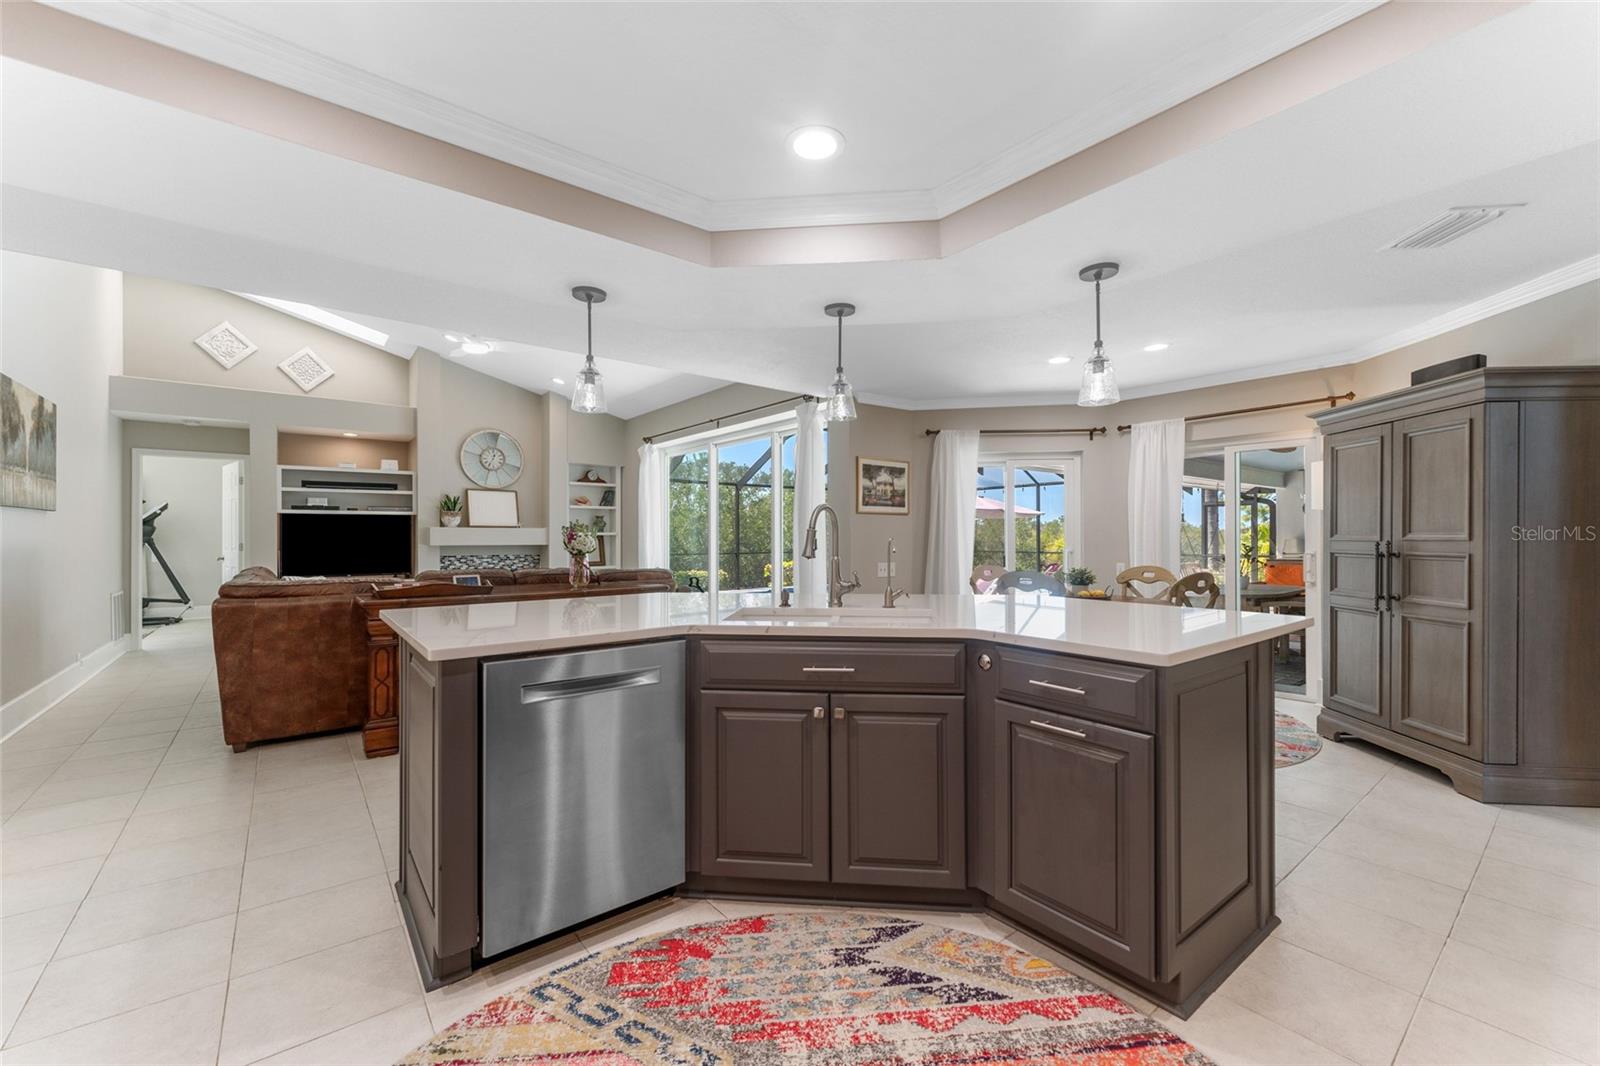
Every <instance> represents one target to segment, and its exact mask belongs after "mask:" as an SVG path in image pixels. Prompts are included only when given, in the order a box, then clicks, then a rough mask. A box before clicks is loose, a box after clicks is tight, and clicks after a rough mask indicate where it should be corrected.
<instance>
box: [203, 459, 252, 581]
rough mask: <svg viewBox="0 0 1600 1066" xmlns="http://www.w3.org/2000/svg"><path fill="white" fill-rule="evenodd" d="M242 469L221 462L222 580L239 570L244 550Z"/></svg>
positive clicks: (228, 578) (220, 559) (220, 558)
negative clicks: (241, 509)
mask: <svg viewBox="0 0 1600 1066" xmlns="http://www.w3.org/2000/svg"><path fill="white" fill-rule="evenodd" d="M243 471H244V467H243V464H241V463H224V464H222V544H221V554H219V555H218V556H217V564H218V565H219V566H220V567H221V568H222V580H223V581H228V580H230V579H231V578H232V577H233V576H234V575H235V574H237V573H238V572H239V558H240V555H241V554H242V552H243V550H244V540H243V532H242V531H243V529H244V521H243V515H242V514H241V513H240V507H241V505H242V503H243V500H244V472H243ZM202 558H204V556H202Z"/></svg>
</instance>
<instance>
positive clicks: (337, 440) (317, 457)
mask: <svg viewBox="0 0 1600 1066" xmlns="http://www.w3.org/2000/svg"><path fill="white" fill-rule="evenodd" d="M410 451H411V442H410V441H404V440H373V439H371V438H368V437H355V438H351V437H344V436H331V435H327V434H320V433H279V434H278V464H279V465H280V466H338V465H339V464H340V463H354V464H356V466H357V467H359V468H360V469H362V470H377V469H378V468H379V466H380V465H381V464H382V462H383V460H385V459H393V460H394V461H395V462H397V463H399V464H400V469H402V470H410V469H411V467H409V466H407V465H406V464H407V462H408V461H409V460H408V458H407V457H408V455H409V453H410Z"/></svg>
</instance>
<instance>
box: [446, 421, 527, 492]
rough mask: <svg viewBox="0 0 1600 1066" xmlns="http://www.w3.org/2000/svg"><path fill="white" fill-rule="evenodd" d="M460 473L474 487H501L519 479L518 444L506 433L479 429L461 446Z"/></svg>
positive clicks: (520, 466)
mask: <svg viewBox="0 0 1600 1066" xmlns="http://www.w3.org/2000/svg"><path fill="white" fill-rule="evenodd" d="M461 472H462V473H464V474H466V475H467V480H469V481H471V482H472V483H473V484H474V485H482V486H483V487H484V488H486V489H502V488H505V487H506V486H507V485H509V484H511V483H512V482H513V481H516V480H517V478H519V477H521V476H522V445H520V444H518V443H517V441H516V438H514V437H512V436H511V434H509V433H502V432H501V431H500V430H498V429H480V430H478V431H477V432H476V433H473V434H471V435H470V436H468V437H467V439H466V440H465V441H464V442H463V443H462V445H461Z"/></svg>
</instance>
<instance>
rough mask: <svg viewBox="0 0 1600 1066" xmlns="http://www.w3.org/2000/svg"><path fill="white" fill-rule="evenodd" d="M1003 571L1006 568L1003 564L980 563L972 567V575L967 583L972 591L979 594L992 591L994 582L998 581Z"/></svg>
mask: <svg viewBox="0 0 1600 1066" xmlns="http://www.w3.org/2000/svg"><path fill="white" fill-rule="evenodd" d="M1005 572H1006V568H1005V567H1003V566H995V565H993V564H991V563H982V564H980V565H978V566H974V567H973V568H972V577H971V579H970V580H969V581H968V582H967V583H968V584H970V585H971V586H972V591H973V592H976V593H979V594H980V595H981V594H983V593H985V592H992V591H994V585H995V582H997V581H999V580H1000V577H1001V575H1002V574H1004V573H1005Z"/></svg>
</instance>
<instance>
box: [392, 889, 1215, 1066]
mask: <svg viewBox="0 0 1600 1066" xmlns="http://www.w3.org/2000/svg"><path fill="white" fill-rule="evenodd" d="M402 1061H403V1063H404V1064H405V1066H445V1064H450V1066H457V1064H460V1066H467V1064H478V1063H485V1064H487V1063H495V1064H501V1066H508V1064H511V1063H516V1064H517V1066H622V1064H635V1063H637V1064H648V1066H654V1064H659V1063H682V1064H686V1066H687V1064H694V1066H705V1064H711V1063H732V1064H740V1066H767V1064H775V1063H814V1064H820V1063H828V1064H840V1066H910V1064H912V1063H918V1064H927V1066H969V1064H971V1066H977V1064H980V1063H985V1064H987V1063H1004V1064H1009V1066H1047V1064H1049V1066H1061V1064H1068V1063H1072V1064H1084V1063H1095V1064H1105V1066H1180V1064H1181V1066H1209V1062H1210V1060H1208V1059H1207V1058H1206V1057H1205V1056H1203V1055H1202V1054H1201V1053H1200V1052H1199V1051H1197V1050H1195V1048H1194V1047H1193V1046H1192V1045H1190V1044H1188V1043H1186V1042H1185V1041H1184V1040H1183V1039H1182V1038H1181V1037H1179V1036H1178V1035H1176V1034H1175V1033H1173V1032H1171V1031H1170V1030H1168V1029H1166V1028H1164V1027H1162V1026H1161V1025H1159V1024H1157V1023H1156V1022H1155V1021H1153V1020H1152V1019H1150V1018H1148V1017H1146V1016H1145V1015H1143V1014H1140V1013H1139V1012H1138V1011H1136V1010H1134V1009H1133V1008H1132V1007H1130V1006H1129V1005H1128V1004H1126V1003H1124V1002H1123V1001H1122V1000H1120V999H1118V998H1117V997H1116V996H1113V995H1111V994H1110V993H1109V992H1106V991H1104V990H1103V989H1100V988H1097V987H1095V986H1094V985H1092V984H1090V983H1089V982H1088V981H1085V980H1083V979H1081V978H1079V977H1076V976H1074V975H1072V974H1070V973H1067V972H1066V971H1064V970H1061V969H1059V968H1057V967H1056V966H1054V965H1052V964H1051V963H1048V962H1045V961H1044V960H1043V959H1038V958H1034V957H1033V956H1031V955H1028V954H1027V953H1026V952H1023V951H1019V950H1018V949H1016V948H1013V947H1009V946H1007V945H1005V944H1002V943H1000V942H999V941H996V940H990V939H988V938H987V937H982V936H977V935H975V934H972V933H964V932H959V931H956V930H953V929H946V928H943V927H941V926H935V925H925V924H923V923H921V922H914V921H910V920H905V919H900V918H893V917H889V916H886V915H875V914H867V913H863V912H860V911H843V910H841V911H839V912H837V913H833V912H822V913H806V914H767V915H761V916H757V917H751V918H736V919H732V920H730V921H722V922H709V923H707V924H704V925H696V926H689V927H686V928H682V929H674V930H673V931H671V932H669V933H663V934H662V935H660V936H653V937H646V938H644V939H642V940H635V941H633V942H631V943H628V944H623V945H620V946H618V947H614V948H609V949H607V950H605V951H601V952H597V953H595V954H593V955H589V956H587V957H586V958H583V959H580V960H578V961H577V962H573V963H570V964H568V965H566V966H563V967H561V968H560V969H558V970H555V971H553V972H552V973H551V974H549V976H547V977H545V978H543V979H541V980H539V981H536V982H535V983H533V984H532V985H529V986H528V987H526V988H522V989H519V990H517V991H516V992H513V993H511V994H510V995H507V996H502V997H501V998H499V999H497V1000H495V1001H493V1002H492V1003H489V1004H487V1005H485V1006H483V1007H481V1008H480V1009H478V1010H477V1011H475V1012H473V1013H472V1014H470V1015H468V1016H467V1017H465V1018H463V1019H462V1020H461V1021H459V1022H457V1023H456V1024H455V1025H452V1026H451V1027H450V1028H448V1029H446V1030H445V1031H444V1032H442V1033H439V1034H438V1035H437V1036H435V1037H434V1038H433V1040H431V1041H430V1042H429V1043H427V1044H426V1045H424V1046H423V1047H421V1048H418V1049H417V1050H416V1051H414V1052H412V1054H411V1055H410V1056H409V1057H407V1058H406V1059H404V1060H402Z"/></svg>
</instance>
